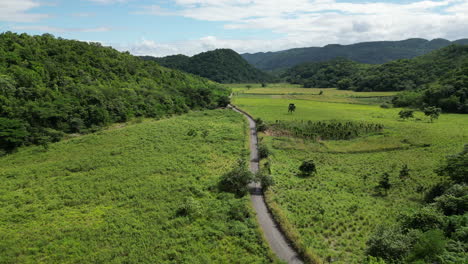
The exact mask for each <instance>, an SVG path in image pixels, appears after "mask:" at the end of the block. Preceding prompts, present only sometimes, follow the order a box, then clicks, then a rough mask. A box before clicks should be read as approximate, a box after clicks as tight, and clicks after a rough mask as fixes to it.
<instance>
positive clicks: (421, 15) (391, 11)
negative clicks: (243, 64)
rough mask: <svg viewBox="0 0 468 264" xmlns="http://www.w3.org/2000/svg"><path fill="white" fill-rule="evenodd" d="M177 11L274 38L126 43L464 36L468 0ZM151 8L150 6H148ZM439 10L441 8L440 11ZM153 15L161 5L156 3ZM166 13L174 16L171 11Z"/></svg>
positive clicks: (183, 47) (189, 2) (192, 47)
mask: <svg viewBox="0 0 468 264" xmlns="http://www.w3.org/2000/svg"><path fill="white" fill-rule="evenodd" d="M173 2H174V3H175V4H176V5H177V6H178V9H179V11H177V12H178V13H177V15H179V16H183V17H187V18H192V19H196V20H202V21H218V22H222V23H224V27H225V29H231V30H238V29H242V30H245V29H255V30H258V29H263V30H267V31H272V32H274V33H277V34H279V35H281V36H282V37H280V38H277V39H275V40H268V41H264V40H259V39H247V40H227V39H218V38H215V37H206V38H201V39H197V40H189V41H185V42H177V43H156V42H152V41H147V40H146V41H142V42H140V43H136V44H133V45H128V46H127V47H128V49H130V51H131V52H134V53H136V54H144V53H147V54H151V55H159V56H162V55H167V54H174V53H184V54H189V55H190V54H194V53H198V52H200V51H205V50H209V49H214V48H221V47H228V48H233V49H235V50H236V51H238V52H246V51H247V52H255V51H269V50H281V49H286V48H294V47H304V46H322V45H326V44H330V43H340V44H350V43H355V42H361V41H373V40H401V39H406V38H413V37H421V38H428V39H432V38H439V37H444V38H448V39H457V38H464V37H468V27H467V26H466V25H468V0H444V1H436V0H426V1H414V2H411V3H388V2H385V1H383V0H382V1H380V2H362V3H356V2H351V1H350V0H347V1H340V2H337V1H335V0H288V1H284V0H174V1H173ZM147 10H150V9H147ZM441 11H442V12H441ZM147 13H151V14H155V15H164V13H165V12H164V10H162V9H161V8H159V7H158V6H155V7H154V10H153V12H147ZM170 15H174V13H171V14H170Z"/></svg>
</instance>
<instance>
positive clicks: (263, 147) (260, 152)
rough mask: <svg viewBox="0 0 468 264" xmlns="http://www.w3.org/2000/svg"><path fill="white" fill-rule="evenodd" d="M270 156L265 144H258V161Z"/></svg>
mask: <svg viewBox="0 0 468 264" xmlns="http://www.w3.org/2000/svg"><path fill="white" fill-rule="evenodd" d="M269 155H270V149H269V148H268V146H267V145H265V144H259V146H258V156H259V158H260V159H266V158H268V156H269Z"/></svg>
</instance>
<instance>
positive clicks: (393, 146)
mask: <svg viewBox="0 0 468 264" xmlns="http://www.w3.org/2000/svg"><path fill="white" fill-rule="evenodd" d="M231 88H234V89H233V90H234V97H233V103H234V104H235V105H237V106H238V107H240V108H241V109H243V110H245V111H247V112H248V113H250V114H251V115H252V116H254V117H255V118H261V119H262V120H264V121H265V122H266V123H267V124H275V123H276V122H277V121H297V122H302V121H305V122H306V121H308V120H311V121H330V120H335V121H359V122H369V123H375V124H382V125H384V129H383V130H382V131H381V132H379V133H370V134H366V135H363V136H360V137H357V138H353V139H350V140H307V139H301V138H297V137H293V136H290V135H289V136H288V135H278V134H275V132H274V131H271V130H267V131H266V132H265V133H261V134H260V137H261V144H265V145H267V146H268V147H269V149H270V151H271V154H270V156H269V163H270V165H271V171H272V176H273V178H274V180H275V182H276V185H274V186H273V187H271V188H270V189H269V191H268V192H267V193H266V195H267V200H268V204H269V207H270V208H271V209H272V210H273V213H274V214H275V217H276V218H277V219H278V220H279V221H280V222H281V224H282V226H283V228H284V229H285V230H286V232H287V233H288V235H289V237H290V238H292V239H293V240H294V242H295V244H296V245H297V246H298V247H300V248H301V251H303V252H312V253H313V254H316V255H318V256H319V257H320V258H321V259H322V260H323V261H333V262H334V263H361V262H362V261H363V259H364V257H365V250H366V241H367V240H368V239H369V237H370V236H371V235H372V233H373V232H374V230H375V229H376V228H377V227H378V226H379V225H391V224H393V223H395V222H396V221H397V218H398V216H399V215H400V214H402V213H406V212H409V211H412V210H414V209H416V208H418V207H420V206H421V201H422V199H423V197H424V194H425V192H426V191H427V190H429V188H430V187H432V186H433V185H435V184H437V183H439V182H441V181H442V179H441V178H440V177H439V176H437V175H436V173H435V172H434V170H435V169H436V168H437V167H438V166H440V164H441V162H442V161H443V160H444V158H445V157H446V156H447V155H450V154H455V153H458V152H460V151H461V150H462V149H463V145H464V144H465V143H467V142H468V116H467V115H461V114H442V115H441V116H440V118H439V119H438V120H435V121H434V122H433V123H431V122H430V121H429V119H428V118H427V117H425V116H424V115H423V113H421V112H416V113H415V118H413V119H410V120H405V121H404V120H401V119H399V117H398V112H399V111H400V110H401V109H397V108H388V109H386V108H382V107H381V106H380V104H381V103H385V102H387V103H388V102H389V101H390V97H389V96H391V95H394V94H395V93H382V92H378V93H369V92H366V93H359V92H351V91H340V90H336V89H303V88H298V87H294V86H291V85H285V86H281V85H276V86H270V85H269V86H268V87H266V88H261V87H259V86H258V85H257V86H255V87H251V88H250V89H247V88H245V85H244V84H242V85H238V86H237V88H236V87H231ZM320 91H323V93H322V95H319V93H320ZM290 103H293V104H295V105H296V111H295V112H294V113H292V114H290V113H288V105H289V104H290ZM308 159H312V160H313V161H314V162H315V164H316V165H317V173H316V175H314V176H312V177H309V178H304V177H300V176H298V172H299V170H298V167H299V166H300V164H301V163H302V161H304V160H308ZM405 165H406V166H408V168H409V176H408V177H400V171H401V169H402V168H403V167H404V166H405ZM384 173H388V174H389V175H390V184H391V188H390V189H389V190H388V192H386V193H385V195H383V194H382V193H379V192H377V191H376V189H375V187H376V186H377V185H378V182H379V181H380V180H381V179H382V175H383V174H384Z"/></svg>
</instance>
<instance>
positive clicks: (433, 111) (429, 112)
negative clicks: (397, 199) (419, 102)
mask: <svg viewBox="0 0 468 264" xmlns="http://www.w3.org/2000/svg"><path fill="white" fill-rule="evenodd" d="M423 112H424V114H425V115H426V116H428V117H429V118H430V120H431V122H433V121H434V119H438V118H439V116H440V113H441V112H442V109H440V108H438V107H435V106H429V107H425V108H424V109H423Z"/></svg>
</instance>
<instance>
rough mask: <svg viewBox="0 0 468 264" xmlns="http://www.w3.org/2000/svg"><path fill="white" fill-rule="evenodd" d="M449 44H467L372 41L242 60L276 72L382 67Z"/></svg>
mask: <svg viewBox="0 0 468 264" xmlns="http://www.w3.org/2000/svg"><path fill="white" fill-rule="evenodd" d="M451 44H461V45H467V44H468V39H460V40H456V41H453V42H452V41H449V40H446V39H433V40H430V41H429V40H426V39H419V38H413V39H407V40H401V41H373V42H362V43H356V44H351V45H339V44H330V45H326V46H325V47H310V48H296V49H290V50H283V51H277V52H260V53H254V54H250V53H246V54H242V57H243V58H244V59H246V60H247V61H248V62H249V63H250V64H252V65H254V66H255V67H257V68H259V69H262V70H266V71H276V70H280V69H286V68H291V67H294V66H296V65H298V64H302V63H310V62H323V61H329V60H333V59H335V58H338V57H343V58H347V59H349V60H352V61H356V62H360V63H368V64H382V63H387V62H390V61H394V60H398V59H411V58H414V57H417V56H421V55H424V54H427V53H429V52H431V51H434V50H437V49H440V48H443V47H447V46H449V45H451Z"/></svg>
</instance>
